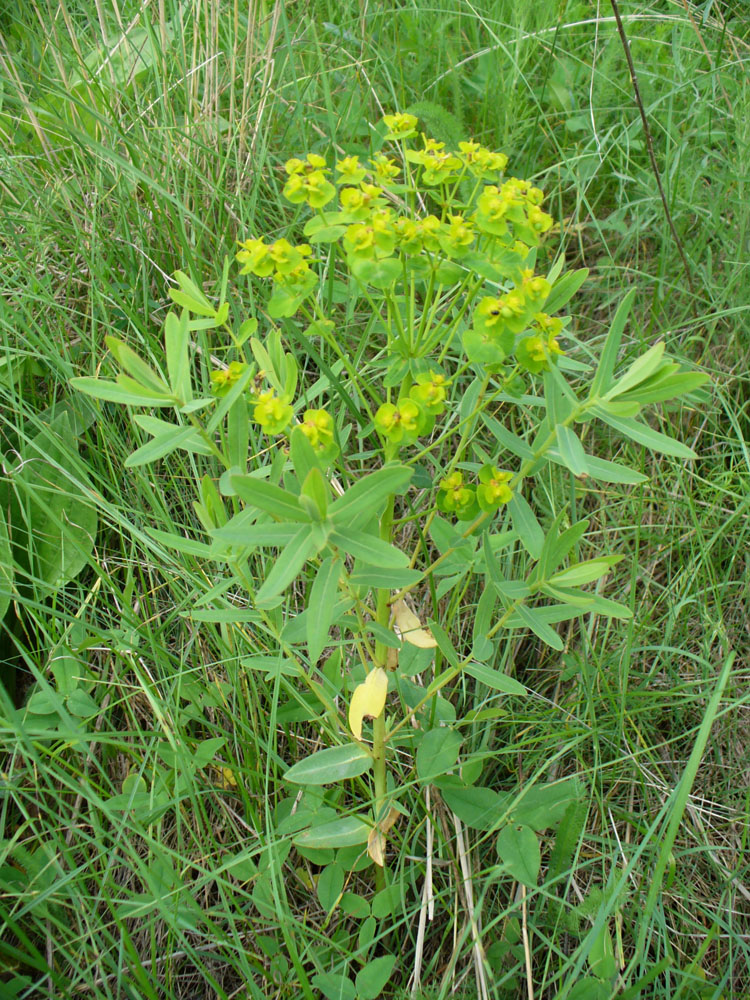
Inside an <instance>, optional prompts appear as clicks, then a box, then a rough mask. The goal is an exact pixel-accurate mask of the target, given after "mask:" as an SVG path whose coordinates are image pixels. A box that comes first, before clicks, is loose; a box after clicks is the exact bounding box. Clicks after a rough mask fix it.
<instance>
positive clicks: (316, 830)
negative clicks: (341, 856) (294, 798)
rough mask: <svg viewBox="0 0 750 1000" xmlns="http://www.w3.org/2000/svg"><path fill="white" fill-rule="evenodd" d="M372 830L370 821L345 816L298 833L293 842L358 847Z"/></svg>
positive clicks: (304, 845)
mask: <svg viewBox="0 0 750 1000" xmlns="http://www.w3.org/2000/svg"><path fill="white" fill-rule="evenodd" d="M360 773H361V772H360ZM371 830H372V826H371V825H370V824H369V823H365V822H364V821H363V820H361V819H357V817H356V816H345V817H344V818H342V819H334V820H331V821H330V822H328V823H322V824H321V825H320V826H314V827H312V828H311V829H310V830H304V831H303V832H302V833H299V834H297V836H296V837H295V838H294V840H293V843H294V844H296V845H297V846H298V847H312V848H323V847H330V848H333V849H334V850H337V849H338V848H341V847H356V846H357V844H366V843H367V840H368V837H369V836H370V831H371Z"/></svg>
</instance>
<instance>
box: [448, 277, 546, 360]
mask: <svg viewBox="0 0 750 1000" xmlns="http://www.w3.org/2000/svg"><path fill="white" fill-rule="evenodd" d="M551 290H552V287H551V285H550V283H549V281H547V279H546V278H543V277H541V276H540V275H535V274H534V272H533V271H531V270H525V271H523V272H522V275H521V284H520V285H517V286H516V287H515V288H513V289H511V290H510V291H508V292H505V293H504V294H502V295H498V296H489V295H488V296H485V297H484V298H482V299H480V301H479V302H478V303H477V306H476V308H475V309H474V314H473V320H472V327H471V329H469V330H466V331H465V332H464V336H463V344H464V350H465V351H466V354H467V356H468V358H469V360H470V361H477V362H480V363H482V364H496V363H499V362H501V361H502V360H503V359H504V358H505V357H506V356H507V355H508V354H511V353H512V352H513V348H514V345H515V339H516V335H517V334H519V333H522V332H523V331H524V330H526V329H527V328H528V327H529V326H530V325H531V323H532V320H535V317H536V316H537V315H542V314H540V313H538V310H539V307H540V306H541V305H543V304H544V302H545V300H546V299H547V297H548V295H549V293H550V291H551ZM559 322H560V325H561V326H562V321H559ZM530 370H531V369H530Z"/></svg>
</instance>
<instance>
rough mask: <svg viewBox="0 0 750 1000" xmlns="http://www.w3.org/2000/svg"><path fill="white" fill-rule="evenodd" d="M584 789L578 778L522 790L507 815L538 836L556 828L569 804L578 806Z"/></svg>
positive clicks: (532, 786)
mask: <svg viewBox="0 0 750 1000" xmlns="http://www.w3.org/2000/svg"><path fill="white" fill-rule="evenodd" d="M582 796H583V785H582V783H581V781H580V780H579V779H578V778H577V777H571V778H563V779H562V781H555V782H550V783H549V784H547V785H542V784H534V785H530V786H529V787H528V788H525V789H524V790H523V791H522V792H521V793H520V797H519V798H518V801H517V802H516V804H515V805H514V806H512V808H511V811H510V818H511V821H512V822H514V823H523V824H524V826H528V827H531V829H532V830H536V831H537V832H541V831H542V830H547V829H548V828H549V827H554V826H557V824H558V823H559V822H560V820H561V819H562V818H563V816H564V815H565V812H566V810H567V809H568V806H570V804H571V803H576V802H580V801H581V799H582Z"/></svg>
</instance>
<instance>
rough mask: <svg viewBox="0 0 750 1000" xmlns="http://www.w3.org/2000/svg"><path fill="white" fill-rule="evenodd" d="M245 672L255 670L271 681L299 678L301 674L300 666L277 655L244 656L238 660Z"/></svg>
mask: <svg viewBox="0 0 750 1000" xmlns="http://www.w3.org/2000/svg"><path fill="white" fill-rule="evenodd" d="M240 663H241V664H242V666H243V667H244V668H245V670H255V671H257V672H258V673H262V674H265V675H266V679H267V680H270V681H273V680H276V678H277V677H299V676H300V674H301V673H302V670H301V668H300V665H299V664H298V663H297V662H296V661H295V660H290V659H288V658H287V657H284V656H281V655H280V654H277V655H276V656H273V655H269V656H263V655H259V656H246V657H243V658H242V659H241V660H240Z"/></svg>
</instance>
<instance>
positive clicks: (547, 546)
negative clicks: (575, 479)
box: [529, 510, 589, 583]
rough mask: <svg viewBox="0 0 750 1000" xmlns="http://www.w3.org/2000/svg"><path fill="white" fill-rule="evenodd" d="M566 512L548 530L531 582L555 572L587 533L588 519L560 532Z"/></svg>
mask: <svg viewBox="0 0 750 1000" xmlns="http://www.w3.org/2000/svg"><path fill="white" fill-rule="evenodd" d="M564 513H565V511H564V510H561V511H560V513H559V514H558V515H557V517H556V518H555V520H554V521H553V523H552V524H551V525H550V528H549V530H548V531H547V534H546V536H545V538H544V545H543V546H542V553H541V555H540V556H539V562H538V563H537V565H536V568H535V571H534V572H533V573H532V574H531V577H530V578H529V582H531V583H535V582H536V581H538V580H546V579H547V577H548V576H549V575H550V574H551V573H554V572H555V570H556V569H557V567H558V566H559V565H560V563H561V562H562V561H563V559H564V558H565V557H566V556H567V554H568V553H569V552H570V551H571V549H573V548H574V546H575V545H577V544H578V542H579V541H580V540H581V538H583V536H584V534H585V533H586V529H587V528H588V526H589V522H588V521H587V520H583V521H577V522H576V523H575V524H574V525H572V526H571V527H570V528H566V530H565V531H563V532H562V533H559V527H560V525H561V524H562V519H563V516H564Z"/></svg>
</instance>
